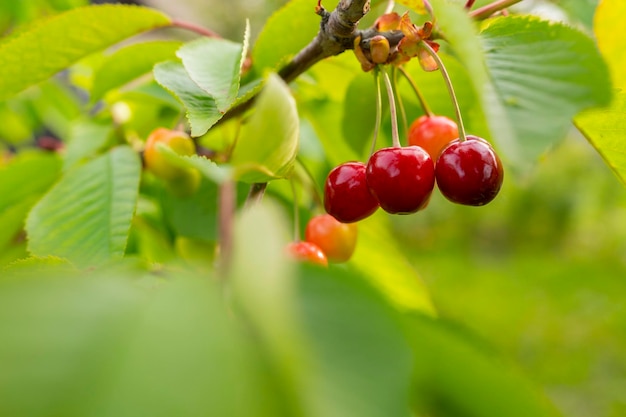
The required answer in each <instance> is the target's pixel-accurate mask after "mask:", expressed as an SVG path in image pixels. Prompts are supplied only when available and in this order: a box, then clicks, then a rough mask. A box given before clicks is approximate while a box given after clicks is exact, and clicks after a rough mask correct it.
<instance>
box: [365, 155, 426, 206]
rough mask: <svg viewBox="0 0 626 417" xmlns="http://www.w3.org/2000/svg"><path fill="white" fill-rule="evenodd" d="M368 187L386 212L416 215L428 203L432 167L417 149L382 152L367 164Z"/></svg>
mask: <svg viewBox="0 0 626 417" xmlns="http://www.w3.org/2000/svg"><path fill="white" fill-rule="evenodd" d="M367 185H368V187H369V189H370V191H371V193H372V194H373V195H374V197H376V199H377V200H378V203H379V204H380V207H382V209H383V210H385V211H386V212H388V213H393V214H409V213H415V212H416V211H418V210H420V209H421V208H424V207H425V206H426V204H427V203H428V200H429V198H430V194H431V193H432V191H433V188H434V186H435V167H434V164H433V161H432V159H431V157H430V156H429V155H428V152H426V151H425V150H424V149H422V148H420V147H419V146H407V147H405V148H396V147H394V148H383V149H380V150H378V151H377V152H375V153H374V154H373V155H372V156H371V157H370V160H369V162H368V163H367Z"/></svg>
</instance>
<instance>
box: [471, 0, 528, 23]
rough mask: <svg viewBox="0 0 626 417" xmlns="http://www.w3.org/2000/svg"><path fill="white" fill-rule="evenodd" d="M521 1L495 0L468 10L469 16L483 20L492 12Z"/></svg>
mask: <svg viewBox="0 0 626 417" xmlns="http://www.w3.org/2000/svg"><path fill="white" fill-rule="evenodd" d="M521 1H522V0H497V1H494V2H493V3H489V4H487V5H485V6H483V7H480V8H478V9H476V10H474V11H472V12H470V16H471V17H472V18H474V20H485V19H487V18H488V17H489V16H491V15H492V14H494V13H496V12H499V11H500V10H504V9H506V8H507V7H511V6H513V5H515V4H517V3H519V2H521Z"/></svg>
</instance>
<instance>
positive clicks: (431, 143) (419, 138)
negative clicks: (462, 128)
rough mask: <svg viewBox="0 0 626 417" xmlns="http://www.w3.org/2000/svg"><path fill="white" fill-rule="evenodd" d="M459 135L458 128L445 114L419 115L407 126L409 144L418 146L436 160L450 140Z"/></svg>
mask: <svg viewBox="0 0 626 417" xmlns="http://www.w3.org/2000/svg"><path fill="white" fill-rule="evenodd" d="M458 137H459V129H458V128H457V126H456V123H455V122H454V121H453V120H450V119H448V118H447V117H446V116H428V115H425V116H421V117H419V118H418V119H416V120H415V121H414V122H413V123H412V124H411V127H410V128H409V145H415V146H420V147H422V148H424V150H425V151H426V152H428V154H429V155H430V157H431V158H432V159H433V162H436V161H437V158H438V157H439V154H440V153H441V151H442V150H443V148H445V147H446V146H448V144H449V143H450V142H452V141H453V140H454V139H457V138H458Z"/></svg>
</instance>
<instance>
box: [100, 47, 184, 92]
mask: <svg viewBox="0 0 626 417" xmlns="http://www.w3.org/2000/svg"><path fill="white" fill-rule="evenodd" d="M180 45H181V43H180V42H177V41H153V42H143V43H137V44H133V45H130V46H127V47H125V48H121V49H119V50H117V51H115V52H114V53H112V54H111V55H109V56H108V57H107V58H106V60H105V61H104V62H103V63H102V65H100V67H98V68H97V69H96V71H95V73H94V76H93V86H92V90H91V101H92V102H96V101H98V100H99V99H100V98H102V97H103V96H104V94H105V93H106V92H107V91H109V90H112V89H114V88H118V87H121V86H123V85H124V84H126V83H128V82H130V81H132V80H134V79H136V78H137V77H139V76H141V75H143V74H146V73H148V72H150V71H151V70H152V68H153V67H154V65H155V64H156V63H158V62H161V61H166V60H169V59H174V58H175V57H176V50H177V49H178V48H179V47H180Z"/></svg>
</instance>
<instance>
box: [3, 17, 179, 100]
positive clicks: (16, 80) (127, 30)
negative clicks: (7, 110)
mask: <svg viewBox="0 0 626 417" xmlns="http://www.w3.org/2000/svg"><path fill="white" fill-rule="evenodd" d="M169 24H170V19H169V18H168V17H167V16H166V15H164V14H163V13H161V12H158V11H156V10H153V9H149V8H145V7H136V6H120V5H116V6H113V5H102V6H89V7H81V8H77V9H72V10H69V11H67V12H64V13H61V14H58V15H56V16H53V17H51V18H49V19H46V20H43V21H41V22H39V24H36V25H34V26H33V27H31V28H30V29H29V30H27V31H26V32H23V33H21V34H20V35H19V36H15V37H11V38H10V39H9V40H8V41H6V42H4V43H0V100H2V99H6V98H7V97H10V96H11V95H13V94H16V93H18V92H20V91H22V90H23V89H25V88H26V87H29V86H31V85H33V84H36V83H38V82H40V81H43V80H45V79H47V78H49V77H50V76H52V75H54V74H55V73H57V72H59V71H61V70H62V69H64V68H67V67H68V66H70V65H72V64H73V63H75V62H76V61H78V60H79V59H81V58H83V57H85V56H87V55H89V54H91V53H93V52H97V51H100V50H102V49H104V48H106V47H107V46H110V45H113V44H115V43H117V42H119V41H121V40H123V39H126V38H128V37H130V36H133V35H136V34H138V33H141V32H144V31H146V30H150V29H154V28H158V27H163V26H167V25H169Z"/></svg>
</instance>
